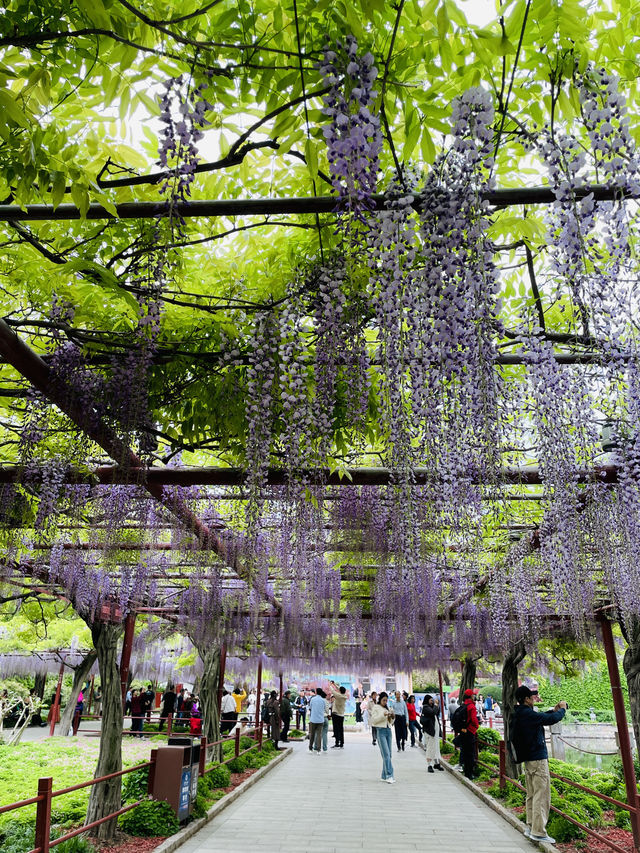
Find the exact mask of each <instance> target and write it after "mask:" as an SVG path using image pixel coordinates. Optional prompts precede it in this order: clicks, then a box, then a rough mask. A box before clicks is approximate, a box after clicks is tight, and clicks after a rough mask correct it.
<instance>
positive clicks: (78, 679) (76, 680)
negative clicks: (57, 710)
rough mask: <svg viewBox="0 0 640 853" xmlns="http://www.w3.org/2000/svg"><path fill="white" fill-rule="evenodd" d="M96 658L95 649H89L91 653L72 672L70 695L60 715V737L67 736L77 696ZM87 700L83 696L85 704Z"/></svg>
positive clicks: (86, 697)
mask: <svg viewBox="0 0 640 853" xmlns="http://www.w3.org/2000/svg"><path fill="white" fill-rule="evenodd" d="M97 657H98V655H97V652H96V651H95V649H91V651H90V652H88V654H86V655H85V657H84V658H83V660H82V661H81V663H79V664H78V666H77V667H76V668H75V670H74V672H73V685H72V687H71V695H70V696H69V701H68V702H67V704H66V705H65V709H64V713H63V715H62V719H61V720H60V734H61V735H67V734H69V729H70V728H71V723H72V721H73V714H74V711H75V709H76V704H77V702H78V696H79V695H80V691H81V690H82V685H83V684H84V682H85V681H86V680H87V676H88V675H89V673H90V672H91V667H92V666H93V665H94V663H95V662H96V658H97ZM88 698H89V697H88V696H85V702H86V701H87V700H88Z"/></svg>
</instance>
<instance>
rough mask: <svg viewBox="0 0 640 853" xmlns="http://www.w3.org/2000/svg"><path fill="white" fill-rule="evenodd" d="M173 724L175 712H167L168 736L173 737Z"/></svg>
mask: <svg viewBox="0 0 640 853" xmlns="http://www.w3.org/2000/svg"><path fill="white" fill-rule="evenodd" d="M172 726H173V714H171V713H170V714H167V737H171V727H172Z"/></svg>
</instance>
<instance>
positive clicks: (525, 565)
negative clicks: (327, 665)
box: [0, 0, 640, 819]
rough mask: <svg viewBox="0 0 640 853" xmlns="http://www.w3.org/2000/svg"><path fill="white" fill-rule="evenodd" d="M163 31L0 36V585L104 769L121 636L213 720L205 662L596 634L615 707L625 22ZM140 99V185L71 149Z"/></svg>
mask: <svg viewBox="0 0 640 853" xmlns="http://www.w3.org/2000/svg"><path fill="white" fill-rule="evenodd" d="M161 5H162V4H160V3H159V2H158V3H155V2H154V0H149V2H148V3H146V4H145V6H144V8H138V7H137V6H135V5H134V4H131V3H129V2H128V0H114V2H112V3H104V4H97V5H96V7H95V8H94V9H88V8H85V6H86V4H83V6H82V8H76V7H75V6H74V7H73V8H71V9H67V8H66V7H65V9H64V10H61V14H60V30H59V31H58V30H55V29H52V28H51V25H50V22H49V20H48V19H47V20H46V21H45V20H42V21H39V20H34V19H33V17H32V10H31V9H30V7H29V4H26V3H22V0H15V2H12V3H11V4H9V8H8V10H7V12H6V14H5V16H4V18H3V22H4V23H3V27H4V29H2V31H0V49H4V50H5V51H6V56H5V57H4V64H3V67H2V70H0V73H1V74H2V75H3V77H4V76H5V74H6V73H7V72H6V71H5V69H7V68H8V69H12V68H13V69H15V74H14V76H7V79H8V80H9V81H10V84H9V87H8V90H7V92H4V93H3V95H2V98H1V99H0V104H1V105H2V107H3V111H4V112H3V114H2V116H0V133H1V134H2V137H3V141H4V142H5V146H4V149H5V153H3V154H2V155H1V156H0V182H1V185H2V188H3V190H4V192H3V193H0V195H1V196H2V198H1V200H2V202H3V204H0V222H1V223H6V224H5V225H4V226H3V233H4V235H5V243H4V244H3V245H2V247H1V251H2V253H3V254H2V266H1V267H0V277H1V278H2V287H3V289H2V296H1V297H0V298H1V299H2V301H3V305H4V310H3V314H5V319H4V320H0V355H2V358H3V362H2V364H1V365H0V401H1V402H2V403H3V412H4V417H3V419H2V420H1V421H0V429H1V432H0V436H1V440H2V441H3V444H2V447H3V456H2V460H1V461H2V463H3V464H2V466H1V467H0V483H2V484H3V486H2V495H1V500H0V517H1V519H2V521H3V545H4V554H3V555H2V556H3V560H2V566H3V580H4V582H5V583H6V585H7V587H9V588H10V590H11V593H9V592H8V593H7V595H6V598H7V600H9V599H11V600H15V596H16V589H19V590H22V592H21V593H19V595H29V596H35V597H37V596H45V595H46V596H49V597H51V596H61V597H65V598H66V599H67V600H68V601H69V602H71V604H72V605H73V607H75V608H76V610H77V611H78V613H80V614H81V615H82V617H83V618H84V619H85V620H86V621H87V623H88V624H89V625H90V627H91V630H92V634H93V640H94V644H95V647H96V650H97V653H98V656H99V659H100V666H101V672H102V675H103V682H104V684H105V685H108V688H107V690H106V691H105V697H104V704H105V737H104V738H103V740H104V741H105V743H106V744H108V743H110V744H111V747H113V744H114V743H116V741H117V737H118V733H117V731H116V726H115V724H114V721H115V720H116V718H117V717H118V714H119V712H120V707H121V697H120V693H121V689H120V686H119V685H118V681H122V680H124V681H126V654H125V660H124V661H123V665H122V666H121V667H120V670H118V666H117V660H116V652H115V649H116V642H117V641H118V638H119V637H120V635H121V634H122V632H123V629H124V624H125V619H128V621H126V626H127V633H126V639H125V643H124V645H125V651H126V649H127V648H129V647H130V645H131V641H132V639H133V613H134V612H136V611H137V612H139V613H146V614H147V618H148V619H150V620H154V619H158V618H159V617H160V616H163V617H164V618H165V619H167V620H168V621H170V623H171V625H172V626H173V625H175V626H176V627H178V628H179V629H180V630H184V631H185V632H186V633H187V634H189V636H190V637H191V639H192V640H193V642H194V644H195V645H196V647H197V648H198V652H199V654H200V656H201V657H202V660H203V672H204V676H203V678H204V681H203V687H204V693H205V695H208V697H209V698H208V699H207V701H208V702H209V703H210V704H209V706H208V707H207V708H206V709H205V710H207V711H209V712H210V717H211V719H212V721H214V722H215V718H216V711H215V701H214V698H213V697H214V694H215V692H216V691H217V685H218V683H219V669H220V648H221V646H222V643H223V642H226V643H228V644H229V646H230V648H233V647H234V646H235V647H237V648H242V650H243V651H244V652H245V653H246V654H254V655H258V654H261V653H262V652H263V651H265V650H266V651H267V652H268V653H272V654H275V655H279V656H280V657H282V658H286V656H287V655H288V654H289V655H291V656H294V657H296V656H305V657H308V658H312V659H315V660H316V661H318V662H320V661H326V660H337V659H340V658H341V657H342V659H343V660H345V661H346V660H349V659H350V657H349V656H354V655H355V654H356V649H358V648H361V649H362V652H361V654H362V655H363V656H368V657H369V658H371V659H379V660H380V661H384V662H389V663H395V664H398V665H401V664H407V665H409V664H410V663H411V662H412V661H415V659H416V658H418V657H420V656H423V657H424V656H428V657H430V658H431V659H432V660H433V661H436V662H437V661H438V660H440V659H443V658H445V657H447V656H448V655H450V654H463V653H464V652H465V651H469V650H472V649H473V650H476V651H477V649H478V647H479V646H480V647H482V648H483V649H484V650H485V651H487V652H490V651H494V652H496V653H502V654H507V655H508V654H510V653H511V651H512V649H513V646H514V644H516V645H517V644H522V641H523V639H526V640H527V641H528V642H529V643H530V644H532V643H534V642H535V640H536V638H537V637H539V636H544V635H546V633H547V632H553V631H557V630H560V629H562V630H567V631H569V632H574V633H576V634H578V635H580V634H581V633H584V632H585V631H586V630H587V628H588V626H589V627H590V626H591V624H592V620H593V619H594V618H595V617H597V616H601V615H602V614H603V613H607V614H611V615H612V616H615V618H617V619H618V620H619V621H620V624H621V626H622V628H623V631H624V633H625V636H626V638H627V639H628V641H629V653H630V658H631V665H630V666H629V667H627V672H628V675H629V678H630V679H631V680H630V681H629V686H630V693H631V694H632V695H636V694H640V670H639V674H638V676H637V677H636V676H635V675H634V676H632V675H631V673H633V672H635V669H634V666H633V660H634V659H636V658H637V659H639V660H640V598H639V596H638V594H637V590H638V589H639V588H640V444H639V443H638V439H637V434H636V433H637V427H636V424H637V421H638V418H639V417H640V357H639V355H638V348H637V342H638V340H637V338H638V336H637V322H636V321H637V313H638V296H637V292H636V290H637V288H636V287H635V281H636V279H637V275H638V269H637V262H636V255H637V252H636V233H635V226H636V222H635V219H636V214H637V203H636V199H637V198H638V197H639V196H640V166H639V162H640V158H638V157H637V154H636V148H635V138H636V137H637V136H638V134H639V133H640V127H639V126H638V118H637V115H638V110H637V109H636V108H635V107H636V98H637V95H636V90H635V74H636V71H635V67H636V66H635V62H636V54H637V50H636V47H637V45H636V43H635V34H634V37H633V38H631V37H630V38H628V39H627V38H620V37H619V33H617V31H616V29H615V27H617V26H620V27H624V25H623V23H622V22H623V20H625V15H630V14H631V10H630V9H626V8H625V3H622V4H621V5H620V9H619V13H618V18H616V15H613V17H611V16H609V17H607V16H604V17H603V16H600V17H599V11H598V10H597V9H595V10H594V9H592V8H591V7H590V6H589V4H588V3H587V2H586V0H585V2H584V3H583V4H582V5H580V3H578V2H575V0H565V2H563V3H558V4H557V9H556V11H555V13H554V14H550V13H549V10H546V11H545V9H544V8H542V7H543V6H544V5H545V4H541V7H540V8H537V4H532V3H531V2H530V0H527V2H517V3H513V4H511V6H508V7H507V8H506V9H504V10H503V11H504V12H505V14H504V18H503V20H502V21H501V22H495V23H494V24H493V25H492V26H491V27H489V28H487V29H483V28H478V27H474V26H468V24H467V22H466V21H465V19H464V15H463V14H462V12H461V11H460V10H459V9H457V7H456V6H455V5H454V4H453V3H451V2H450V0H447V2H441V3H440V2H436V0H434V2H425V3H421V2H418V3H405V2H400V3H398V4H395V5H393V6H392V5H389V4H383V3H379V4H375V3H374V4H371V3H365V2H364V1H363V3H362V4H361V5H360V6H358V4H356V9H355V11H354V10H353V9H352V6H351V5H349V7H348V9H347V7H346V6H345V7H344V8H343V7H342V6H341V4H336V3H324V2H320V3H317V2H308V3H306V2H300V3H298V2H297V0H294V2H293V5H292V6H289V5H288V4H282V5H280V4H276V5H274V4H266V6H265V8H256V7H255V5H253V6H250V5H249V4H245V3H244V2H241V3H240V4H239V5H238V6H237V8H236V6H234V7H233V9H231V7H230V6H228V4H227V3H226V2H222V3H215V4H208V5H206V6H204V7H202V8H200V7H197V6H196V5H195V2H194V3H193V4H191V3H190V2H189V3H187V5H185V7H184V10H183V9H181V10H180V14H179V15H171V16H170V17H169V18H166V9H165V8H164V5H162V8H160V6H161ZM585 21H586V23H585ZM302 22H304V27H301V23H302ZM65 28H66V29H65ZM623 32H624V29H623ZM212 33H216V36H215V38H216V40H215V41H214V40H213V37H212ZM327 37H328V39H329V40H328V41H327ZM550 45H553V49H552V50H548V48H549V46H550ZM50 46H55V47H51V48H50ZM541 47H543V48H544V50H541ZM607 52H609V53H612V54H613V55H614V56H615V60H616V63H618V64H619V65H621V66H623V67H624V69H625V73H624V74H623V75H622V76H623V80H622V81H618V80H617V78H614V76H613V75H612V74H610V73H609V71H608V70H607V69H606V68H605V69H603V68H601V67H595V66H594V65H592V64H590V61H589V57H591V56H593V55H599V56H604V57H606V54H607ZM543 53H544V54H545V56H546V57H547V58H546V59H545V62H548V63H549V64H548V67H546V68H542V66H541V65H540V56H541V55H542V54H543ZM88 56H95V60H94V61H93V65H91V66H90V67H89V66H87V57H88ZM52 57H53V58H52ZM116 67H117V68H119V69H120V71H119V72H118V73H117V74H116V73H115V72H114V69H115V68H116ZM617 67H618V66H617ZM627 72H628V73H627ZM11 73H12V74H13V72H11ZM85 74H86V78H87V83H86V86H89V87H92V88H91V89H90V91H91V92H93V93H95V92H104V93H105V103H104V105H103V110H102V112H101V111H100V106H96V104H94V103H93V101H92V100H91V99H93V98H95V97H98V96H96V95H95V94H91V95H89V94H87V95H85V92H87V93H88V92H89V90H88V89H85V82H84V76H83V75H85ZM625 75H626V78H628V79H624V78H625ZM532 79H533V80H534V83H535V85H533V86H532V85H531V81H532ZM78 80H81V81H82V82H80V83H79V84H77V81H78ZM376 80H377V82H376ZM25 81H26V82H25ZM478 81H481V85H480V86H479V85H478ZM488 81H490V82H488ZM23 83H24V85H23ZM76 84H77V85H76ZM536 86H537V87H538V89H539V90H537V89H536ZM150 91H151V92H152V94H156V93H157V94H158V96H159V109H160V115H159V117H157V118H152V119H151V120H152V121H156V125H155V126H154V127H153V129H152V130H151V131H149V128H148V127H147V128H146V131H147V133H146V135H144V134H143V132H142V131H140V132H139V133H138V134H137V136H136V139H135V144H136V146H137V147H138V149H139V150H138V151H137V152H136V151H135V150H133V149H132V148H128V149H127V148H126V147H124V148H123V147H122V146H121V145H120V143H119V142H118V141H117V140H116V138H115V132H112V130H111V129H106V130H105V132H104V133H101V134H100V135H98V134H94V133H93V131H92V129H91V124H92V123H94V124H95V125H96V126H97V124H98V122H100V123H101V126H102V125H103V124H104V125H105V127H106V124H105V122H104V120H105V119H107V120H108V119H109V118H110V117H111V116H110V115H109V110H110V106H109V104H110V99H113V98H117V99H118V102H119V111H120V115H121V117H122V118H123V119H125V118H127V117H132V116H134V115H135V117H136V120H137V119H138V117H139V115H140V111H142V112H144V113H145V115H146V116H149V117H152V116H153V114H154V111H155V110H156V102H155V101H154V100H153V99H152V98H150V97H149V92H150ZM541 92H543V94H544V97H543V96H542V95H541V94H540V93H541ZM545 98H546V100H545ZM98 100H99V98H98ZM627 102H628V103H630V105H631V107H632V109H630V110H628V111H627V107H626V104H627ZM83 110H84V114H85V120H84V121H82V126H81V127H78V126H77V124H75V122H77V121H78V116H79V115H81V114H82V111H83ZM68 128H71V133H73V134H74V138H73V139H72V138H71V136H70V135H69V132H68ZM209 130H214V133H209V134H208V131H209ZM218 131H219V132H220V135H219V134H218ZM436 133H442V134H443V137H442V143H441V145H440V144H439V145H438V146H436V144H435V141H434V135H435V134H436ZM203 134H205V135H207V134H208V138H209V139H211V138H212V137H213V147H217V148H218V149H219V151H218V152H217V153H218V155H219V156H217V158H216V159H212V160H211V161H209V162H204V161H203V160H202V159H201V158H200V156H199V154H198V143H199V142H200V141H201V138H202V136H203ZM229 134H231V136H232V137H233V138H232V141H230V142H229V141H228V136H229ZM143 135H144V139H145V140H146V141H144V142H143ZM145 146H146V148H145ZM149 146H151V147H149ZM140 151H144V152H145V154H144V156H142V155H141V154H140ZM92 152H93V153H92ZM140 158H141V159H142V162H140ZM264 158H268V159H264ZM136 161H137V162H136ZM154 161H157V163H158V164H159V170H158V169H157V168H156V165H154ZM520 166H523V167H524V169H531V171H532V173H533V177H532V178H531V182H532V183H535V184H540V182H541V178H540V174H541V173H542V172H543V171H546V172H548V179H547V185H545V186H539V185H536V186H509V182H511V183H513V180H512V178H513V175H514V174H516V175H517V174H519V171H518V170H519V167H520ZM234 170H237V171H234ZM217 174H218V175H224V180H219V179H218V177H217ZM325 187H329V188H330V190H331V195H323V193H324V192H326V190H325V189H324V188H325ZM67 195H70V196H71V200H72V201H73V204H67V203H64V200H65V198H66V197H67ZM542 209H543V210H544V211H545V213H544V214H542V213H541V210H542ZM256 231H257V233H258V235H260V239H258V240H256V239H255V236H256V235H255V232H256ZM605 426H606V428H607V430H608V432H609V433H610V435H609V437H608V438H607V439H606V441H605V442H603V441H602V440H601V439H602V436H601V432H602V428H603V427H605ZM605 431H606V430H605ZM604 447H606V448H607V449H608V450H613V451H614V452H615V458H606V457H605V458H604V459H603V457H602V454H603V449H604ZM127 612H128V613H129V617H126V614H127ZM115 614H119V615H118V618H116V617H115ZM390 637H393V642H390V641H389V638H390ZM634 679H635V680H634ZM114 685H115V686H114ZM634 724H635V727H636V734H637V737H638V738H640V700H639V701H638V703H637V707H636V706H635V705H634ZM114 756H115V750H114V749H113V748H107V747H105V751H104V754H101V765H100V766H99V768H98V772H99V775H108V774H110V773H112V772H117V771H118V770H119V766H118V765H117V761H116V760H115V757H114ZM118 760H119V759H118ZM95 790H96V796H95V797H93V798H92V806H91V811H90V818H92V819H96V818H99V817H100V813H99V809H100V808H103V807H104V809H107V811H103V812H102V813H103V814H106V813H110V812H109V809H111V810H112V811H113V807H114V805H115V806H116V807H117V803H115V800H114V799H113V797H115V794H114V793H113V792H109V795H108V797H107V798H106V800H105V802H104V804H103V805H98V800H99V799H100V796H101V794H102V792H101V791H99V786H96V789H95ZM109 797H111V798H112V799H111V801H109ZM96 809H98V811H96Z"/></svg>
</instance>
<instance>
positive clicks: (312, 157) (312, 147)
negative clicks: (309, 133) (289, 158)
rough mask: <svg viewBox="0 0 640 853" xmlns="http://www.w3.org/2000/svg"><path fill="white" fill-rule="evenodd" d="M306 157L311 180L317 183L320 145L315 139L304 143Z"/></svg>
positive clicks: (308, 139)
mask: <svg viewBox="0 0 640 853" xmlns="http://www.w3.org/2000/svg"><path fill="white" fill-rule="evenodd" d="M304 156H305V158H306V160H307V168H308V169H309V174H310V175H311V180H312V181H315V179H316V178H317V177H318V144H317V142H315V141H314V140H313V139H310V138H307V140H306V141H305V143H304Z"/></svg>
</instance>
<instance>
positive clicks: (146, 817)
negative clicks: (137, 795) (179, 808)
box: [118, 800, 180, 838]
mask: <svg viewBox="0 0 640 853" xmlns="http://www.w3.org/2000/svg"><path fill="white" fill-rule="evenodd" d="M118 826H119V827H120V829H121V830H122V831H123V832H127V833H129V835H139V836H143V837H146V838H153V837H155V836H163V837H166V836H168V835H173V834H174V832H177V831H178V830H179V829H180V823H179V821H178V818H177V817H176V816H175V814H174V811H173V809H172V808H171V806H170V805H169V803H165V802H164V801H163V800H145V801H144V802H142V803H140V805H139V806H137V807H136V808H135V809H131V811H130V812H127V813H126V814H123V815H121V816H120V817H119V818H118Z"/></svg>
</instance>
